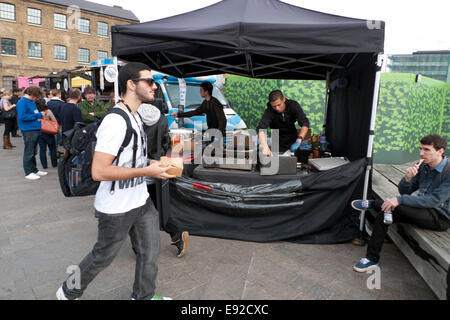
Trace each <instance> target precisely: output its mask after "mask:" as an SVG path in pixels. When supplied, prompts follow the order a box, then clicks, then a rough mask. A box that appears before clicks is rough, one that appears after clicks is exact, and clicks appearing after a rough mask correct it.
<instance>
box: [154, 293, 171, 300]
mask: <svg viewBox="0 0 450 320" xmlns="http://www.w3.org/2000/svg"><path fill="white" fill-rule="evenodd" d="M152 300H173V299H172V298H169V297H162V296H160V295H157V294H156V293H155V295H154V296H153V298H152Z"/></svg>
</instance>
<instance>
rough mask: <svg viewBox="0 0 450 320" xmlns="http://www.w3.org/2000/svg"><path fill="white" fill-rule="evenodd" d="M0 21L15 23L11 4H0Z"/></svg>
mask: <svg viewBox="0 0 450 320" xmlns="http://www.w3.org/2000/svg"><path fill="white" fill-rule="evenodd" d="M0 19H5V20H11V21H16V10H15V7H14V5H13V4H10V3H5V2H0Z"/></svg>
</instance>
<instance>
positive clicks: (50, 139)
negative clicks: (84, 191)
mask: <svg viewBox="0 0 450 320" xmlns="http://www.w3.org/2000/svg"><path fill="white" fill-rule="evenodd" d="M36 107H37V109H38V110H39V111H40V112H42V113H44V118H43V119H44V120H50V121H55V122H56V117H55V116H54V115H53V113H52V111H51V110H50V109H48V108H47V102H46V101H45V99H39V100H38V101H36ZM41 122H42V120H41ZM38 144H39V158H40V160H41V165H42V168H44V169H47V146H48V149H49V151H50V160H51V162H52V167H53V168H56V167H57V166H58V159H57V152H56V140H55V135H54V134H50V133H45V132H43V128H42V125H41V135H40V137H39V140H38Z"/></svg>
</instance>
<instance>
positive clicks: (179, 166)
mask: <svg viewBox="0 0 450 320" xmlns="http://www.w3.org/2000/svg"><path fill="white" fill-rule="evenodd" d="M159 161H160V162H161V164H162V165H164V166H166V165H169V166H170V169H169V170H167V171H166V172H167V173H168V174H171V175H174V176H176V177H177V178H179V177H181V175H182V174H183V158H169V157H161V159H160V160H159Z"/></svg>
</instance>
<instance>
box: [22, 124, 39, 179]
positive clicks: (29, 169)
mask: <svg viewBox="0 0 450 320" xmlns="http://www.w3.org/2000/svg"><path fill="white" fill-rule="evenodd" d="M40 135H41V132H40V131H38V130H34V131H23V132H22V137H23V142H24V144H25V148H24V151H23V170H24V171H25V175H26V176H27V175H29V174H30V173H36V172H38V171H39V170H38V169H37V167H36V153H37V145H38V141H39V136H40Z"/></svg>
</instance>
